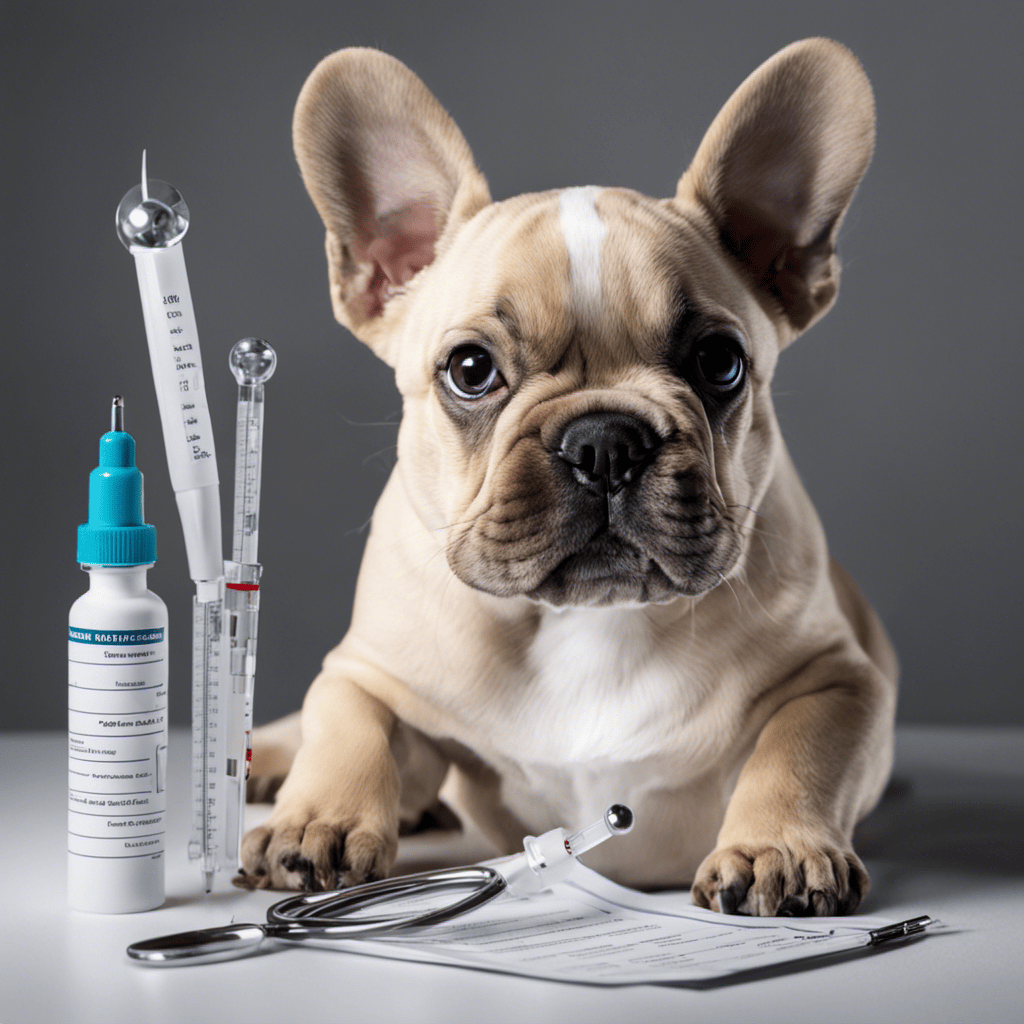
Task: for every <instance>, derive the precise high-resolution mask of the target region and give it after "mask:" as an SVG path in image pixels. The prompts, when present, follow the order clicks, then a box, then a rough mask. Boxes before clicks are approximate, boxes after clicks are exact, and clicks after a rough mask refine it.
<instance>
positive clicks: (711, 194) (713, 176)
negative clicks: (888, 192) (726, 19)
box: [676, 39, 875, 342]
mask: <svg viewBox="0 0 1024 1024" xmlns="http://www.w3.org/2000/svg"><path fill="white" fill-rule="evenodd" d="M874 141H875V106H874V100H873V97H872V93H871V85H870V83H869V82H868V79H867V75H865V74H864V69H863V68H862V67H861V66H860V63H859V62H858V60H857V58H856V57H854V55H853V54H852V53H851V52H850V51H849V50H848V49H846V47H845V46H841V45H840V44H839V43H835V42H833V41H832V40H830V39H805V40H803V41H801V42H798V43H793V44H792V45H791V46H787V47H786V48H785V49H784V50H780V51H779V52H778V53H777V54H775V56H774V57H772V58H771V59H770V60H768V61H766V62H765V63H764V64H762V65H761V67H759V68H758V69H757V70H756V71H755V72H754V73H753V74H752V75H751V76H750V77H749V78H748V79H747V80H746V81H745V82H744V83H743V84H742V85H741V86H740V87H739V88H738V89H737V90H736V92H735V93H733V95H732V97H731V98H730V100H729V102H728V103H726V105H725V106H724V107H723V108H722V111H721V113H719V115H718V117H716V118H715V120H714V122H713V123H712V125H711V127H710V128H709V129H708V133H707V135H705V136H704V140H703V141H702V142H701V144H700V148H699V149H698V150H697V155H696V156H695V157H694V160H693V163H692V164H691V165H690V168H689V170H688V171H687V172H686V173H685V174H684V175H683V177H682V178H681V179H680V181H679V187H678V189H677V191H676V199H677V200H678V201H681V202H686V201H696V202H698V203H700V204H701V205H702V206H704V207H705V208H706V209H707V210H708V212H709V213H710V214H711V217H712V219H713V221H714V224H715V226H716V228H717V230H718V233H719V237H720V239H721V241H722V243H723V244H724V246H725V247H726V249H727V250H728V251H729V252H730V253H731V254H732V255H733V256H734V257H735V258H736V259H737V260H738V261H739V263H740V264H741V265H742V266H743V268H744V269H745V271H746V273H747V274H748V275H749V277H750V279H751V280H752V282H753V283H754V286H755V287H757V288H758V289H760V290H761V294H762V296H763V297H766V298H768V304H769V306H770V308H775V309H777V310H778V312H779V313H780V314H781V318H782V328H783V335H784V336H783V339H782V340H783V342H786V341H789V340H791V339H792V338H793V337H795V336H796V335H797V334H799V333H800V332H801V331H803V330H804V329H806V328H807V327H809V326H810V325H811V324H812V323H813V322H814V321H815V320H817V319H818V318H819V317H821V316H823V315H824V314H825V313H826V312H827V311H828V309H829V307H830V306H831V305H832V303H833V301H834V300H835V297H836V292H837V291H838V288H839V260H838V258H837V257H836V236H837V235H838V233H839V226H840V224H841V223H842V220H843V216H844V215H845V213H846V209H847V207H848V206H849V205H850V201H851V199H852V198H853V193H854V191H855V190H856V188H857V184H858V183H859V182H860V179H861V177H862V176H863V174H864V172H865V171H866V170H867V166H868V163H869V162H870V160H871V151H872V149H873V148H874Z"/></svg>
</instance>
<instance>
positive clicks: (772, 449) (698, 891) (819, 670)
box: [240, 39, 896, 914]
mask: <svg viewBox="0 0 1024 1024" xmlns="http://www.w3.org/2000/svg"><path fill="white" fill-rule="evenodd" d="M873 139H874V109H873V102H872V97H871V89H870V86H869V84H868V82H867V79H866V77H865V75H864V72H863V70H862V69H861V67H860V65H859V64H858V63H857V61H856V59H855V58H854V57H853V56H852V55H851V54H850V53H849V51H847V50H846V49H845V48H844V47H842V46H840V45H839V44H837V43H834V42H831V41H829V40H824V39H811V40H805V41H803V42H800V43H795V44H793V45H792V46H790V47H787V48H786V49H785V50H783V51H781V52H780V53H779V54H776V56H774V57H773V58H771V60H769V61H768V62H767V63H766V64H764V65H763V66H762V67H761V68H759V69H758V70H757V71H756V72H754V74H753V75H751V77H750V78H749V79H748V80H747V81H746V82H745V83H744V84H743V85H742V86H741V87H740V88H739V89H738V90H737V92H736V94H735V95H734V96H733V97H732V99H731V100H730V101H729V102H728V103H727V104H726V106H725V108H724V109H723V111H722V113H721V114H720V115H719V117H718V118H717V119H716V120H715V122H714V124H713V125H712V127H711V128H710V129H709V131H708V134H707V136H706V137H705V140H704V142H703V143H702V144H701V146H700V148H699V150H698V153H697V155H696V157H695V158H694V161H693V163H692V165H691V167H690V169H689V170H688V171H687V172H686V173H685V174H684V175H683V176H682V178H681V179H680V181H679V186H678V189H677V192H676V195H675V196H673V197H671V198H670V199H662V200H657V199H651V198H649V197H646V196H642V195H640V194H639V193H636V192H632V191H630V190H628V189H616V188H605V189H595V188H588V189H582V190H565V191H554V192H546V193H538V194H531V195H524V196H518V197H515V198H513V199H509V200H505V201H503V202H499V203H494V202H492V201H491V199H490V196H489V194H488V190H487V185H486V182H485V181H484V179H483V176H482V175H481V174H480V172H479V170H477V168H476V166H475V164H474V162H473V158H472V155H471V153H470V151H469V148H468V146H467V145H466V143H465V140H464V139H463V138H462V136H461V134H460V133H459V131H458V129H457V128H456V126H455V125H454V123H453V122H452V121H451V119H450V118H449V117H448V115H447V114H446V113H445V111H444V110H443V108H442V107H441V106H440V104H439V103H438V102H437V100H436V99H435V98H434V97H433V96H432V95H431V94H430V93H429V92H428V91H427V89H426V87H425V86H424V85H423V84H422V82H420V80H419V79H418V78H416V77H415V75H413V74H412V72H410V71H409V70H408V69H407V68H406V67H405V66H404V65H402V64H401V63H399V62H398V61H396V60H395V59H394V58H392V57H388V56H386V55H385V54H382V53H379V52H377V51H373V50H360V49H355V50H343V51H340V52H339V53H336V54H333V55H332V56H330V57H328V58H326V59H325V60H324V61H323V62H321V64H320V65H319V66H318V67H317V68H316V70H315V71H314V72H313V74H312V75H311V76H310V78H309V80H308V81H307V83H306V85H305V87H304V88H303V90H302V94H301V96H300V98H299V103H298V107H297V109H296V116H295V147H296V152H297V155H298V158H299V164H300V167H301V169H302V173H303V178H304V180H305V182H306V185H307V187H308V189H309V191H310V194H311V196H312V198H313V201H314V203H315V204H316V207H317V209H318V210H319V211H320V214H321V216H322V217H323V219H324V222H325V225H326V228H327V255H328V266H329V274H330V287H331V297H332V302H333V304H334V310H335V313H336V315H337V317H338V319H339V320H340V321H341V322H342V323H343V324H345V325H346V326H348V327H349V328H350V329H351V330H352V331H353V332H354V333H355V334H356V335H357V336H358V337H360V338H361V339H362V340H364V341H365V342H366V343H367V344H369V345H370V346H371V347H372V348H373V349H374V351H376V352H377V353H378V354H379V355H380V356H381V357H382V358H383V359H385V360H386V361H387V362H388V363H389V364H390V365H391V366H393V367H394V369H395V373H396V380H397V383H398V387H399V389H400V391H401V393H402V396H403V405H404V413H403V420H402V425H401V429H400V432H399V443H398V463H397V466H396V468H395V471H394V473H393V475H392V477H391V479H390V481H389V482H388V484H387V486H386V488H385V490H384V493H383V495H382V496H381V498H380V501H379V503H378V505H377V508H376V511H375V513H374V517H373V524H372V529H371V533H370V536H369V540H368V542H367V546H366V552H365V555H364V559H363V565H362V569H361V571H360V575H359V581H358V586H357V591H356V600H355V608H354V612H353V617H352V622H351V626H350V628H349V631H348V633H347V634H346V636H345V638H344V640H343V641H342V643H341V644H340V645H339V646H338V647H337V648H336V649H335V650H334V651H332V652H331V653H330V654H329V655H328V656H327V658H326V659H325V661H324V667H323V671H322V673H321V674H320V675H319V676H318V677H317V679H316V680H315V681H314V682H313V684H312V686H311V688H310V690H309V693H308V695H307V697H306V700H305V703H304V705H303V709H302V713H301V723H300V721H299V720H298V719H290V720H289V719H286V720H284V721H283V722H282V723H278V724H276V725H273V726H270V727H268V728H267V729H265V730H260V731H258V732H257V735H256V738H255V741H254V762H253V764H254V788H255V791H256V792H257V794H259V793H261V792H262V793H264V794H266V793H268V792H270V791H271V790H272V789H274V788H275V787H276V786H277V784H278V783H279V782H280V780H281V779H282V778H283V777H284V776H285V775H286V777H284V781H283V783H281V785H280V790H279V791H278V793H277V804H276V807H275V809H274V811H273V814H272V816H271V818H270V820H269V822H268V823H267V825H266V826H263V827H261V828H258V829H256V830H254V831H253V832H251V833H249V835H248V836H247V837H246V839H245V843H244V874H243V875H242V876H241V878H240V881H241V882H242V884H251V885H260V886H275V887H284V888H294V887H317V888H322V887H330V886H333V885H334V884H335V880H336V877H337V876H338V875H341V877H342V878H343V880H344V881H346V882H358V881H363V880H365V879H367V878H373V877H377V876H381V875H383V874H385V873H386V872H387V871H388V869H389V868H390V866H391V863H392V860H393V857H394V853H395V848H396V842H397V836H398V829H399V825H400V823H404V824H405V825H408V826H411V825H414V824H415V823H416V821H417V820H418V819H419V817H420V815H421V814H423V813H425V812H429V811H430V809H431V807H435V806H436V802H437V794H438V789H439V788H440V786H441V783H442V781H443V779H444V777H445V775H446V773H447V772H448V771H449V768H450V767H451V768H452V769H453V770H454V771H455V772H456V774H457V777H458V783H459V786H460V788H461V801H462V804H463V806H464V807H465V808H466V809H467V810H468V812H469V813H471V814H472V815H473V816H474V818H475V819H476V821H477V822H478V823H479V825H480V826H481V827H482V828H483V829H484V831H485V832H486V833H487V834H488V835H490V836H491V837H492V838H493V839H494V840H495V842H497V843H498V844H499V845H500V846H501V847H502V848H505V849H507V850H509V851H511V850H514V849H517V848H519V847H520V841H521V838H522V836H523V835H524V834H525V833H527V832H532V833H534V834H536V833H538V832H540V831H543V830H545V829H547V828H550V827H553V826H554V825H556V824H559V825H564V826H566V827H569V828H573V827H578V826H581V825H583V824H586V823H588V822H589V821H590V820H592V819H593V818H595V817H597V816H598V815H599V814H600V812H601V811H602V810H603V809H604V807H605V806H607V805H608V804H609V803H611V802H616V801H624V802H628V803H629V804H630V805H631V806H632V807H633V809H634V811H635V814H636V820H637V826H636V828H635V829H634V831H633V832H632V833H631V834H630V835H629V836H628V837H625V838H623V839H619V840H616V841H615V842H611V843H606V844H604V845H603V846H602V847H600V848H599V849H597V850H595V851H594V852H593V854H591V855H589V856H588V858H587V860H588V863H590V864H591V865H592V866H593V867H595V868H596V869H597V870H599V871H601V872H603V873H605V874H607V875H609V876H610V877H612V878H614V879H616V880H618V881H620V882H623V883H626V884H630V885H636V886H644V887H659V886H677V885H684V884H688V883H691V882H692V883H693V894H694V899H695V901H696V902H698V903H700V904H702V905H704V906H711V907H713V908H715V909H718V910H723V911H726V912H732V911H736V910H742V911H746V912H749V913H755V914H775V913H777V912H779V911H781V912H783V913H816V914H825V913H835V912H847V911H851V910H853V909H854V908H855V907H856V906H857V904H858V903H859V901H860V898H861V896H862V895H863V893H864V892H865V891H866V889H867V885H868V879H867V875H866V873H865V872H864V868H863V865H862V864H861V862H860V860H859V859H858V857H857V855H856V853H855V852H854V850H853V847H852V845H851V836H852V832H853V827H854V825H855V823H856V822H857V820H858V819H859V818H860V817H861V816H862V815H864V814H865V813H866V812H867V811H868V810H869V809H870V808H871V807H872V805H873V804H874V803H875V801H876V800H877V799H878V796H879V794H880V793H881V791H882V788H883V787H884V785H885V781H886V779H887V776H888V773H889V770H890V765H891V760H892V734H893V714H894V706H895V694H896V662H895V656H894V654H893V651H892V648H891V646H890V644H889V642H888V640H887V638H886V636H885V633H884V630H883V629H882V626H881V624H880V623H879V621H878V619H877V617H876V616H875V615H874V613H873V612H872V611H871V609H870V607H869V606H868V605H867V603H866V602H865V600H864V598H863V596H862V595H861V593H860V591H859V590H858V589H857V587H856V585H855V584H854V583H853V581H852V580H851V579H850V577H849V576H848V575H847V574H846V573H845V571H844V570H842V569H841V568H840V567H839V566H838V565H837V564H836V563H835V562H834V561H832V560H831V559H830V557H829V554H828V550H827V546H826V541H825V536H824V532H823V530H822V527H821V524H820V522H819V520H818V518H817V516H816V514H815V512H814V509H813V507H812V505H811V502H810V500H809V499H808V497H807V494H806V493H805V491H804V489H803V488H802V486H801V484H800V481H799V479H798V477H797V474H796V471H795V469H794V467H793V465H792V462H791V461H790V458H789V455H788V453H787V451H786V448H785V445H784V443H783V441H782V438H781V436H780V433H779V428H778V423H777V420H776V418H775V414H774V409H773V407H772V401H771V391H770V382H771V377H772V373H773V371H774V367H775V363H776V360H777V358H778V355H779V353H780V352H781V350H782V349H783V348H785V347H786V346H787V345H788V344H789V343H790V342H791V341H792V340H793V339H794V338H795V337H796V336H797V335H798V334H799V333H801V332H802V331H803V330H805V329H806V328H807V327H808V326H810V325H811V324H812V323H813V322H815V321H816V320H817V319H819V318H820V317H821V316H823V315H824V313H825V312H827V310H828V308H829V307H830V305H831V304H832V302H833V301H834V298H835V295H836V290H837V287H838V277H839V264H838V259H837V256H836V252H835V240H836V236H837V233H838V230H839V226H840V224H841V221H842V218H843V215H844V214H845V211H846V209H847V207H848V205H849V203H850V201H851V199H852V196H853V193H854V191H855V189H856V186H857V184H858V182H859V180H860V178H861V176H862V174H863V173H864V170H865V169H866V167H867V165H868V162H869V160H870V156H871V150H872V145H873ZM681 310H683V313H681V312H680V311H681ZM686 311H694V315H697V316H698V321H695V322H698V323H707V324H710V325H712V326H711V327H686V330H687V331H691V330H695V331H698V332H699V331H703V332H704V335H706V334H707V332H708V331H709V330H710V331H712V332H714V333H716V336H717V335H723V334H728V336H729V337H732V338H739V339H742V344H743V347H744V352H745V353H746V359H747V363H746V365H747V377H746V378H745V383H744V387H743V391H742V393H741V394H740V395H739V397H736V398H734V399H730V400H729V401H730V403H731V404H728V405H727V406H723V408H725V409H726V411H725V412H720V411H716V410H718V409H719V407H718V406H717V405H714V403H713V402H710V400H706V399H705V398H703V397H701V394H699V393H698V389H697V388H695V387H694V386H691V384H692V382H689V378H687V377H686V372H689V371H686V372H682V371H678V369H677V368H676V366H675V364H674V363H673V360H674V359H676V358H677V356H676V354H675V352H676V350H675V349H674V348H673V346H674V345H676V344H677V342H676V341H674V340H673V335H672V332H673V331H674V330H676V328H675V327H673V325H678V324H680V323H689V321H687V320H685V315H686ZM681 316H682V317H683V319H682V320H681V319H680V317H681ZM679 329H680V330H682V328H679ZM704 335H700V336H699V337H703V336H704ZM694 337H697V338H698V340H697V341H693V340H692V339H691V341H689V342H685V343H684V342H683V341H679V342H678V345H681V346H683V347H682V348H681V349H680V352H683V353H684V354H683V355H680V356H679V357H678V358H680V359H682V358H684V356H685V351H689V349H686V345H690V346H691V348H692V346H693V345H698V344H700V341H699V337H698V335H695V336H694ZM466 344H477V345H483V346H484V347H485V348H486V349H487V351H488V352H489V353H491V354H492V357H493V361H494V363H495V365H496V366H497V368H498V369H499V370H500V372H501V383H500V385H499V386H497V388H496V390H495V391H494V392H493V394H491V393H488V394H486V395H485V396H484V397H482V398H480V399H474V400H472V401H467V400H464V399H462V398H459V397H458V396H456V395H453V393H452V390H451V387H450V385H449V383H448V382H447V378H446V376H445V373H446V371H445V367H446V365H448V363H447V362H446V361H450V359H451V353H452V352H454V351H456V350H457V349H458V347H459V346H460V345H466ZM685 358H690V357H689V356H685ZM686 365H687V366H689V365H690V364H689V363H687V364H686ZM681 374H682V376H681ZM716 401H717V399H716ZM723 402H724V399H723ZM590 412H608V413H615V414H621V415H623V416H628V417H632V418H635V419H638V420H641V421H642V422H643V423H644V424H646V425H647V427H648V428H649V430H650V431H651V432H652V436H653V435H656V436H657V438H658V444H659V445H660V447H659V448H658V449H657V452H656V456H655V457H653V460H652V461H651V462H650V464H649V466H647V468H645V469H643V474H644V475H643V477H642V478H641V481H640V482H639V483H635V484H630V488H632V491H630V493H631V494H632V493H635V494H636V495H638V497H637V498H636V503H638V504H636V505H635V507H634V506H630V508H631V509H632V511H630V513H629V516H627V515H626V513H625V512H622V513H619V512H615V513H613V512H612V511H609V512H608V516H609V523H612V522H613V518H614V516H620V518H621V522H622V523H624V524H627V525H623V526H622V530H623V531H625V532H624V533H623V537H625V538H626V539H625V540H623V539H622V538H620V537H619V536H618V535H617V534H616V533H615V530H612V531H611V532H612V534H613V535H614V536H613V537H612V539H611V540H609V541H608V543H609V544H612V548H613V550H612V554H610V555H608V556H607V558H608V559H610V561H609V563H608V564H611V565H613V566H618V565H620V564H621V565H626V562H625V561H622V559H626V560H627V561H628V559H630V558H632V559H633V561H632V562H630V563H629V564H630V565H632V566H633V568H632V569H629V570H627V569H626V568H622V569H621V570H618V569H616V570H615V571H613V572H611V573H610V575H608V577H607V579H605V578H603V577H601V578H599V579H597V581H596V582H595V580H594V579H591V578H589V577H588V576H587V572H586V566H587V565H588V564H589V563H588V562H587V559H588V558H591V556H592V555H593V558H594V559H598V561H599V560H600V558H604V557H605V556H604V555H603V554H600V552H599V553H598V554H593V552H595V551H597V550H598V548H599V547H600V544H601V543H603V541H601V537H600V536H599V535H598V534H594V535H593V536H592V537H591V538H590V539H585V538H583V537H582V535H581V533H580V530H581V527H580V525H579V524H580V523H581V522H582V521H583V519H584V518H585V517H586V516H592V515H593V514H596V513H594V512H593V509H592V508H591V505H588V504H587V502H588V501H589V500H590V498H589V497H588V496H587V495H586V494H584V493H583V492H582V491H581V492H580V494H579V495H577V494H576V492H575V491H574V490H573V489H572V488H573V486H574V485H572V484H571V482H568V481H569V478H568V477H567V476H566V473H567V472H568V471H567V470H566V467H565V465H564V459H563V458H562V456H560V455H559V444H560V441H559V439H560V438H562V437H563V436H564V432H565V431H566V430H567V428H568V426H569V425H570V424H572V423H573V422H575V421H577V420H578V419H579V418H580V417H583V416H585V415H586V414H588V413H590ZM560 459H562V461H560ZM641 498H642V502H641ZM615 500H616V501H623V502H624V501H625V500H626V499H625V498H621V499H619V498H616V499H615ZM608 501H609V509H611V507H612V505H611V502H612V498H611V496H609V498H608ZM617 507H618V506H617ZM623 507H624V506H623ZM637 509H639V511H637ZM684 509H694V510H696V511H695V512H694V515H693V516H691V517H689V518H690V519H692V520H693V521H694V522H697V521H698V520H699V521H700V523H701V524H703V525H701V526H700V527H699V528H698V527H693V528H692V529H691V528H690V527H689V526H683V525H681V526H679V527H678V528H677V527H675V526H673V524H674V523H686V522H689V519H688V518H687V516H684V515H680V514H678V513H679V512H680V510H684ZM641 512H642V513H643V514H642V515H641V514H640V513H641ZM630 517H632V518H630ZM627 520H628V523H627ZM614 522H615V523H619V522H620V520H619V519H615V520H614ZM630 524H631V525H630ZM617 529H619V527H618V526H616V530H617ZM630 531H632V532H630ZM627 535H628V536H627ZM620 541H621V543H620ZM595 545H597V547H595ZM601 550H603V549H601ZM623 552H625V554H623ZM616 559H618V561H616ZM581 560H582V561H581ZM598 561H595V563H594V564H595V565H596V564H598ZM600 564H604V563H603V562H602V563H600ZM580 566H582V568H580ZM567 567H569V568H567ZM286 773H287V774H286Z"/></svg>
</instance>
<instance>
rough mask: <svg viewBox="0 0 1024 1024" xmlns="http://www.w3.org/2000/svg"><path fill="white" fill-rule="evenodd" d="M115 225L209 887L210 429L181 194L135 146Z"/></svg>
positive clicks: (216, 588) (214, 770) (213, 470)
mask: <svg viewBox="0 0 1024 1024" xmlns="http://www.w3.org/2000/svg"><path fill="white" fill-rule="evenodd" d="M116 224H117V233H118V237H119V238H120V239H121V241H122V243H123V244H124V245H125V247H126V248H127V249H128V251H129V252H130V253H131V254H132V256H133V257H134V258H135V269H136V271H137V273H138V279H139V295H140V297H141V299H142V314H143V319H144V321H145V325H146V340H147V342H148V343H149V355H150V361H151V363H152V367H153V382H154V384H155V385H156V397H157V402H158V404H159V406H160V422H161V425H162V426H163V435H164V448H165V449H166V452H167V465H168V469H169V470H170V476H171V484H172V486H173V487H174V493H175V497H176V499H177V502H178V513H179V515H180V517H181V526H182V531H183V533H184V535H185V550H186V552H187V555H188V566H189V575H190V576H191V577H192V579H193V581H194V582H195V585H196V596H195V598H194V599H193V601H192V778H193V821H192V835H191V839H190V842H189V856H190V857H192V858H193V859H201V860H202V870H203V879H204V881H205V884H206V891H207V892H209V891H210V890H211V888H212V886H213V874H214V871H215V870H216V869H217V868H218V867H230V869H232V870H234V869H235V868H236V867H237V864H238V862H237V860H235V861H233V862H231V861H230V860H228V861H227V863H225V858H226V856H227V853H226V850H225V847H226V845H227V844H226V843H225V842H224V838H223V837H224V826H225V822H224V814H223V812H224V810H225V801H224V795H226V794H223V793H222V792H218V786H219V788H220V790H221V791H223V786H224V784H223V782H222V781H221V778H220V776H221V773H222V769H221V761H222V757H223V754H222V752H221V753H219V752H218V751H219V750H221V748H222V747H223V743H222V741H221V737H220V722H221V716H220V714H219V710H220V708H219V704H220V701H219V690H220V682H219V672H220V651H221V642H222V641H221V621H222V608H223V593H224V562H223V558H224V554H223V550H222V548H221V521H220V488H219V481H218V477H217V455H216V452H215V450H214V446H213V428H212V426H211V423H210V410H209V407H208V406H207V402H206V385H205V382H204V380H203V361H202V357H201V355H200V352H199V334H198V331H197V329H196V318H195V313H194V311H193V309H192V295H191V292H190V291H189V285H188V275H187V274H186V272H185V255H184V251H183V246H182V244H181V243H182V239H183V238H184V237H185V232H186V231H187V230H188V227H189V210H188V206H187V205H186V204H185V200H184V199H182V197H181V193H180V192H178V190H177V189H176V188H174V187H173V186H171V185H168V184H167V182H165V181H158V180H157V179H155V178H148V177H147V175H146V154H145V152H143V154H142V181H141V183H140V184H139V185H136V186H135V187H134V188H132V189H130V190H129V191H128V192H127V193H126V194H125V196H124V198H123V199H122V200H121V203H120V205H119V206H118V208H117V220H116Z"/></svg>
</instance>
